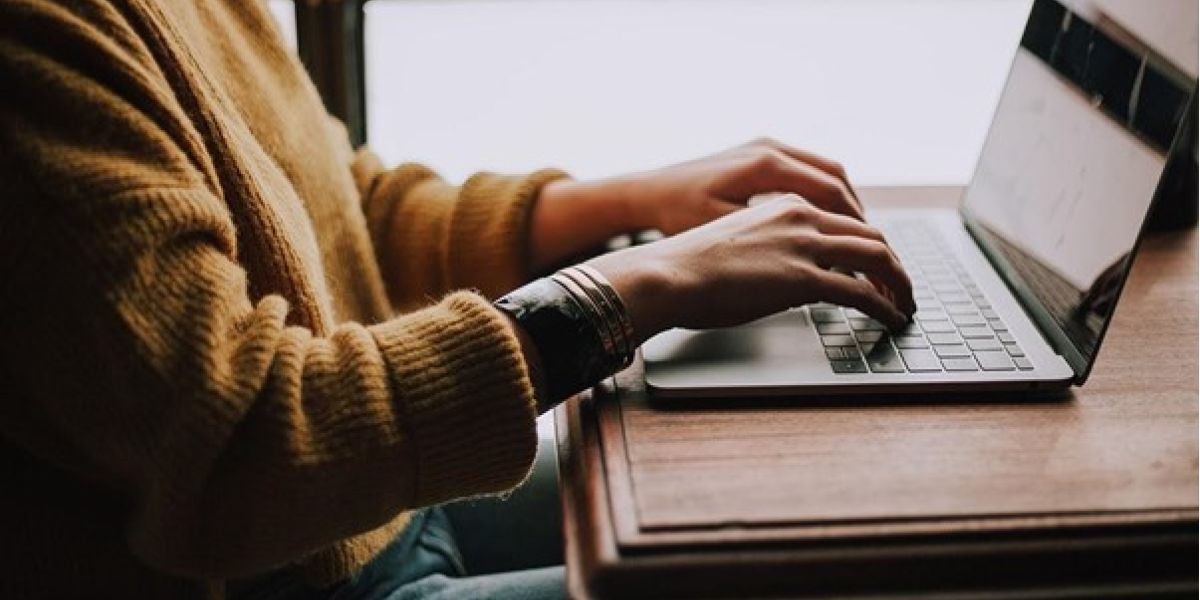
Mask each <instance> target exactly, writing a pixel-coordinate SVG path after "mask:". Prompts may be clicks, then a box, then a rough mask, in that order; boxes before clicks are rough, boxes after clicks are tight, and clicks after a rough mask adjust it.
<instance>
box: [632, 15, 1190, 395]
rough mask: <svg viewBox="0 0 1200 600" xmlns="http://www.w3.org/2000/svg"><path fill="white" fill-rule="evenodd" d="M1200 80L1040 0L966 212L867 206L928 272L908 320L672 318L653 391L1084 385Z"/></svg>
mask: <svg viewBox="0 0 1200 600" xmlns="http://www.w3.org/2000/svg"><path fill="white" fill-rule="evenodd" d="M1195 90H1196V82H1195V80H1194V79H1191V78H1189V77H1187V76H1185V75H1183V74H1181V73H1180V72H1179V71H1177V70H1176V69H1174V68H1173V67H1171V66H1170V65H1169V64H1168V63H1166V61H1164V60H1162V59H1161V58H1159V57H1158V56H1157V55H1155V54H1154V53H1153V52H1152V51H1150V50H1148V49H1146V48H1145V47H1143V46H1141V45H1140V44H1138V43H1136V42H1131V41H1130V38H1129V37H1128V36H1126V35H1124V34H1123V33H1121V32H1114V31H1112V30H1111V26H1109V25H1104V26H1102V28H1098V27H1097V26H1095V25H1093V24H1092V23H1090V22H1089V21H1088V20H1087V19H1085V18H1082V17H1081V16H1080V15H1078V14H1075V13H1072V12H1071V10H1070V9H1067V8H1065V7H1064V6H1063V5H1061V4H1059V3H1058V2H1056V1H1055V0H1037V1H1036V2H1035V3H1034V6H1033V9H1032V12H1031V15H1030V18H1029V21H1028V23H1027V25H1026V30H1025V33H1024V36H1023V38H1022V41H1021V46H1020V48H1019V49H1018V51H1017V54H1016V56H1015V58H1014V61H1013V65H1012V69H1011V70H1010V73H1009V78H1008V81H1007V83H1006V85H1005V89H1004V92H1003V93H1002V95H1001V98H1000V102H999V105H998V107H997V110H996V115H995V117H994V119H993V122H992V125H991V128H990V130H989V133H988V137H987V141H986V142H985V144H984V148H983V151H982V153H981V156H980V159H979V163H978V165H977V168H976V172H975V175H974V177H973V178H972V181H971V183H970V185H969V186H968V187H967V189H966V191H965V193H964V196H963V198H962V201H961V203H960V207H959V209H958V210H957V211H954V210H904V209H896V210H873V211H871V212H870V214H869V215H868V217H869V220H870V221H871V222H872V223H873V224H876V225H877V226H879V227H880V228H881V229H882V230H883V231H884V232H885V234H886V235H887V236H888V239H889V241H890V242H891V243H892V245H893V247H895V248H896V250H897V252H898V254H900V257H901V260H902V261H903V262H904V264H905V268H906V269H907V270H908V272H909V274H910V276H911V277H912V278H913V280H914V284H915V292H916V296H917V302H918V305H919V309H918V312H917V315H916V319H915V320H914V323H913V324H912V325H911V326H910V327H909V328H908V329H906V330H904V331H901V332H887V331H883V328H882V327H880V326H879V325H878V323H875V322H874V321H872V320H870V319H868V318H866V315H862V314H859V313H857V312H856V311H852V310H849V309H843V308H840V307H836V306H831V305H811V306H806V307H800V308H794V309H791V310H788V311H785V312H782V313H779V314H776V315H773V316H771V317H768V318H766V319H762V320H760V321H757V322H754V323H751V324H748V325H743V326H740V327H734V328H728V329H719V330H711V331H688V330H680V329H676V330H671V331H668V332H664V333H662V334H660V335H658V336H656V337H655V338H653V339H651V340H650V341H649V342H647V343H646V344H645V345H644V346H643V358H644V359H645V365H646V384H647V387H648V388H649V390H650V391H651V393H652V394H653V395H655V396H658V397H735V396H779V395H787V396H797V395H830V394H908V393H928V392H940V391H946V392H950V391H958V390H974V391H980V390H985V391H1012V390H1044V391H1049V390H1055V389H1064V388H1066V387H1068V386H1070V385H1071V384H1077V385H1078V384H1082V383H1083V381H1084V380H1085V379H1086V378H1087V375H1088V373H1089V371H1090V369H1091V366H1092V363H1093V361H1094V358H1095V356H1096V352H1097V351H1098V350H1099V345H1100V342H1101V340H1102V338H1103V335H1104V331H1105V329H1106V328H1107V325H1108V322H1109V320H1110V317H1111V315H1112V312H1113V309H1114V308H1115V304H1116V299H1117V297H1118V296H1119V293H1120V291H1121V287H1122V286H1123V285H1124V281H1125V277H1126V275H1127V274H1128V268H1129V265H1130V264H1131V263H1132V257H1133V255H1134V252H1135V251H1136V247H1137V245H1138V241H1139V239H1140V236H1141V231H1142V228H1143V224H1144V222H1145V220H1146V216H1147V215H1148V213H1149V211H1150V208H1151V204H1152V202H1153V199H1154V198H1155V197H1156V193H1157V190H1158V188H1159V184H1160V181H1161V179H1162V174H1163V172H1164V167H1165V165H1166V163H1167V160H1168V157H1174V156H1175V155H1177V154H1182V153H1188V152H1194V149H1193V148H1191V147H1192V146H1194V145H1195V143H1194V142H1193V141H1190V140H1188V139H1187V138H1188V137H1189V135H1190V136H1191V137H1193V138H1194V134H1191V132H1186V131H1184V126H1183V125H1184V123H1185V122H1186V121H1187V119H1186V116H1187V115H1188V114H1189V113H1194V112H1195ZM1189 126H1190V127H1193V128H1194V125H1190V124H1189ZM1181 140H1182V141H1181ZM1182 146H1187V147H1186V148H1183V147H1182ZM1181 150H1182V152H1180V151H1181Z"/></svg>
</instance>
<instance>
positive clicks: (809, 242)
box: [588, 194, 916, 343]
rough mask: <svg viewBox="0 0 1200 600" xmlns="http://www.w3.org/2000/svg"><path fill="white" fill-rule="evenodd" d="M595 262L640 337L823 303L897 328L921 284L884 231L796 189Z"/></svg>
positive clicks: (906, 316) (737, 321)
mask: <svg viewBox="0 0 1200 600" xmlns="http://www.w3.org/2000/svg"><path fill="white" fill-rule="evenodd" d="M588 264H590V265H591V266H592V267H594V268H596V269H597V270H599V271H600V272H601V273H603V274H604V275H605V276H606V277H607V278H608V279H609V280H610V281H611V282H612V284H613V286H614V287H615V288H616V290H617V293H618V294H620V296H621V298H622V299H623V300H624V302H625V304H626V306H627V308H628V310H629V313H630V318H631V320H632V321H633V325H634V330H635V333H636V338H637V340H638V342H639V343H640V342H642V341H644V340H646V339H647V338H649V337H651V336H653V335H654V334H656V333H658V332H660V331H663V330H666V329H670V328H672V327H686V328H689V329H706V328H712V327H725V326H732V325H738V324H741V323H745V322H748V321H752V320H754V319H757V318H760V317H765V316H767V315H769V314H772V313H775V312H779V311H781V310H785V309H787V308H790V307H794V306H800V305H803V304H808V303H811V302H818V301H827V302H831V303H834V304H839V305H843V306H849V307H853V308H857V309H859V310H861V311H862V312H864V313H866V314H868V315H871V316H872V317H874V318H876V319H878V320H879V321H880V322H882V323H884V324H886V325H888V326H891V327H901V326H903V325H904V324H905V323H907V322H908V320H909V316H910V315H912V313H913V312H914V311H915V310H916V304H915V302H914V301H913V298H912V284H911V282H910V281H909V279H908V276H907V275H906V274H905V273H904V270H903V268H902V267H901V266H900V261H899V260H898V259H897V258H896V256H895V254H893V253H892V251H891V249H890V248H889V247H888V245H887V243H886V242H885V241H884V238H883V235H882V234H881V233H880V232H879V231H878V230H877V229H875V228H874V227H871V226H870V225H867V224H866V223H863V222H862V221H859V220H857V219H853V218H851V217H847V216H844V215H839V214H834V213H831V212H826V211H824V210H821V209H819V208H816V207H815V206H813V205H811V204H809V203H808V202H807V201H805V200H804V199H802V198H800V197H799V196H795V195H790V194H789V195H785V196H781V197H779V198H776V199H774V200H771V201H768V202H764V203H762V204H759V205H757V206H752V207H750V208H747V209H744V210H740V211H737V212H735V213H732V214H729V215H727V216H725V217H722V218H720V219H717V220H715V221H712V222H710V223H708V224H706V225H702V226H700V227H697V228H695V229H691V230H689V231H686V232H684V233H681V234H679V235H676V236H673V237H669V238H666V239H663V240H660V241H657V242H654V243H652V244H647V245H644V246H636V247H633V248H628V249H625V250H622V251H619V252H614V253H611V254H606V255H603V256H599V257H596V258H594V259H592V260H590V261H588ZM839 271H840V272H839ZM845 272H861V273H863V274H865V275H867V276H868V277H869V278H870V279H871V280H873V281H874V282H876V283H872V282H871V281H867V280H865V279H861V278H856V277H853V276H850V275H846V274H844V273H845Z"/></svg>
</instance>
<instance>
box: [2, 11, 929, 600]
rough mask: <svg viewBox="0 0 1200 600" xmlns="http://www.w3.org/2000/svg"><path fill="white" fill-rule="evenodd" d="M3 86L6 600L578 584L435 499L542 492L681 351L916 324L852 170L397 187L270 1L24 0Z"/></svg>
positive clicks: (804, 162)
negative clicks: (835, 320) (461, 541)
mask: <svg viewBox="0 0 1200 600" xmlns="http://www.w3.org/2000/svg"><path fill="white" fill-rule="evenodd" d="M0 83H2V85H0V89H2V90H3V93H2V94H0V190H2V192H0V197H3V202H0V281H2V282H3V283H2V284H0V334H2V338H3V340H4V342H3V343H2V344H0V372H2V373H3V382H4V383H3V402H2V403H0V406H2V407H3V408H2V410H3V415H2V416H0V460H2V461H3V465H4V467H3V470H2V471H0V473H3V477H4V478H5V481H4V484H3V487H4V489H5V492H4V497H5V501H4V510H3V511H0V522H2V523H3V525H2V526H0V531H2V535H3V539H4V540H5V541H4V543H5V546H6V552H5V554H6V559H5V561H4V562H3V566H0V595H3V596H4V597H6V598H18V597H56V598H58V597H79V596H87V597H114V598H116V597H170V598H185V597H201V596H203V597H209V598H212V597H221V596H223V595H228V596H238V595H241V594H248V593H249V592H251V591H253V592H254V593H255V594H259V597H341V598H345V597H373V598H382V597H392V598H403V597H417V596H421V595H425V594H428V595H437V594H442V595H443V596H446V597H465V596H470V595H479V596H487V597H497V598H503V597H535V596H537V595H539V594H543V595H562V594H563V593H564V591H563V589H562V586H563V584H562V570H561V568H559V569H549V570H541V571H539V572H538V573H539V574H537V575H534V576H531V578H529V579H521V578H520V577H517V578H515V579H514V578H512V577H509V578H500V579H488V578H487V577H483V578H471V577H463V575H465V574H464V572H463V569H461V568H459V567H461V565H457V564H455V563H456V556H455V553H454V551H453V539H452V536H453V532H452V529H451V528H449V527H446V526H444V522H443V521H444V519H442V516H441V515H440V513H439V512H438V511H437V510H436V509H427V510H426V508H427V507H435V506H437V505H440V504H442V503H445V502H447V501H450V500H453V499H456V498H463V497H472V496H478V495H483V494H494V493H498V492H503V491H505V490H510V489H511V488H513V487H514V486H517V485H518V484H519V483H521V482H522V480H523V479H524V478H525V477H526V475H527V473H528V471H529V469H530V464H531V462H532V461H533V458H534V453H535V448H536V446H537V436H536V432H535V418H536V416H537V414H538V412H539V411H545V410H548V409H549V408H550V407H552V406H553V405H554V404H555V403H557V402H559V401H562V400H564V399H566V397H567V396H569V395H570V394H571V393H573V392H574V391H576V390H578V389H580V388H583V387H587V386H588V385H591V384H593V383H595V382H596V380H598V379H599V378H601V377H603V376H605V375H607V374H609V373H610V372H611V371H613V370H615V369H618V368H621V366H623V365H624V364H627V363H628V361H629V358H630V356H631V352H632V349H633V348H636V346H637V345H638V344H639V343H640V342H642V341H643V340H645V339H647V338H648V337H650V336H652V335H653V334H655V333H656V332H659V331H662V330H664V329H666V328H670V327H693V328H701V327H718V326H725V325H733V324H736V323H741V322H745V321H748V320H751V319H754V318H757V317H761V316H764V315H767V314H769V313H772V312H775V311H778V310H781V309H785V308H787V307H791V306H797V305H802V304H804V303H808V302H812V301H818V300H824V301H830V302H836V303H839V304H843V305H847V306H852V307H856V308H859V309H861V310H863V311H865V312H866V313H868V314H870V315H872V316H874V317H875V318H877V319H879V320H881V321H883V322H886V323H888V324H890V325H897V324H900V323H902V322H904V321H905V320H906V318H907V316H908V315H909V314H911V311H912V310H913V303H912V299H911V292H910V286H909V282H908V279H907V278H906V276H905V274H904V272H903V270H902V268H901V266H900V264H899V262H898V261H897V259H896V257H895V255H894V254H893V253H892V252H891V251H890V249H889V247H888V246H887V244H886V242H885V240H884V238H883V237H882V236H881V235H880V233H879V232H878V231H877V230H875V229H874V228H872V227H871V226H869V225H867V224H865V223H864V222H863V219H862V207H861V206H860V205H859V203H858V200H857V199H856V197H855V194H854V192H853V189H852V188H851V186H850V184H849V181H848V180H847V178H846V175H845V172H844V171H843V170H842V168H841V167H840V166H839V165H838V164H836V163H834V162H832V161H829V160H826V159H824V158H821V157H819V156H817V155H814V154H812V153H809V152H806V151H802V150H799V149H796V148H793V147H790V146H786V145H783V144H781V143H778V142H775V141H771V140H760V141H756V142H752V143H749V144H746V145H743V146H739V147H736V148H733V149H730V150H728V151H725V152H721V153H719V154H716V155H713V156H710V157H707V158H702V159H699V160H696V161H693V162H688V163H685V164H681V165H677V166H672V167H667V168H663V169H659V170H654V171H648V172H644V173H637V174H632V175H627V176H622V177H616V178H612V179H608V180H603V181H577V180H573V179H571V178H569V177H567V176H566V174H564V173H562V172H559V171H556V170H545V171H540V172H537V173H534V174H531V175H525V176H503V175H497V174H488V173H482V174H478V175H475V176H473V177H471V178H469V179H467V180H466V181H465V182H464V183H463V184H462V185H457V186H456V185H451V184H449V183H447V182H445V181H443V180H442V179H440V178H438V176H437V175H435V174H434V173H433V172H431V171H430V170H429V169H427V168H424V167H422V166H419V165H415V164H404V165H400V166H397V167H394V168H390V169H385V168H384V167H383V166H382V165H381V164H380V161H379V160H378V159H377V158H376V157H375V155H373V154H371V153H370V152H369V151H368V150H365V149H362V150H357V151H355V150H354V149H352V148H351V146H350V144H349V142H348V140H347V136H346V132H345V130H344V129H343V128H342V127H341V126H340V124H338V123H337V122H336V121H334V120H333V119H331V118H329V117H328V116H327V114H326V112H325V111H324V109H323V108H322V105H321V102H320V99H319V97H318V95H317V93H316V92H315V90H314V88H313V85H312V84H311V83H310V81H309V80H308V79H307V78H306V76H305V74H304V72H303V69H302V67H301V65H300V64H299V62H298V61H297V59H296V57H295V56H293V55H292V54H290V53H289V52H288V51H287V50H286V49H285V47H284V45H283V43H282V42H281V37H280V34H279V32H278V31H277V29H276V26H275V25H274V23H273V22H272V20H271V18H270V16H269V14H268V12H267V10H266V8H265V7H264V3H263V2H261V1H253V2H246V1H244V0H195V1H192V2H175V1H168V0H71V1H51V0H6V1H5V2H3V3H0ZM485 95H486V90H480V96H481V101H483V100H482V98H483V97H484V96H485ZM375 110H388V108H387V107H375ZM512 143H513V144H519V143H521V141H520V140H513V141H512ZM767 192H782V193H786V194H784V195H781V196H779V197H776V198H774V199H771V200H769V201H766V202H762V203H761V204H755V205H754V206H752V207H749V208H747V207H746V204H747V202H748V199H749V198H751V197H753V196H755V195H757V194H760V193H767ZM643 229H658V230H661V231H663V232H664V233H666V234H667V235H668V237H666V238H665V239H663V240H662V241H659V242H655V243H651V244H647V245H644V246H637V247H632V248H629V249H626V250H622V251H620V252H617V253H612V254H603V255H600V256H595V257H593V258H590V259H588V260H587V261H586V262H584V263H583V264H581V265H576V266H573V267H570V268H568V269H564V270H561V271H555V270H554V267H555V266H559V265H560V264H561V263H562V262H563V261H566V260H567V259H568V257H572V256H575V255H577V254H578V253H580V252H583V251H586V250H587V249H588V248H592V247H595V246H597V245H598V244H600V243H601V242H603V241H604V240H606V239H608V238H610V237H612V236H614V235H617V234H620V233H623V232H630V231H637V230H643ZM849 272H860V273H864V274H866V277H856V276H849V275H847V274H846V273H849ZM498 297H502V298H501V299H500V300H497V298H498ZM519 543H520V540H516V541H514V544H516V546H514V548H516V547H518V546H519ZM422 553H424V554H430V555H435V556H434V559H430V560H429V561H425V559H423V558H421V556H424V555H423V554H422ZM426 558H428V557H426ZM424 565H433V566H431V567H429V568H428V569H426V570H424V571H422V570H421V569H425V566H424ZM284 575H286V577H285V576H284ZM281 577H282V579H283V580H286V581H288V582H291V583H289V584H287V585H283V584H280V585H279V587H277V588H275V589H270V586H265V582H266V583H269V582H273V581H275V582H277V581H280V580H281V579H279V578H281ZM297 582H299V583H297ZM456 585H461V586H463V587H455V586H456ZM264 586H265V587H264Z"/></svg>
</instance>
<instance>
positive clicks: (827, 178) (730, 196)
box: [610, 138, 863, 235]
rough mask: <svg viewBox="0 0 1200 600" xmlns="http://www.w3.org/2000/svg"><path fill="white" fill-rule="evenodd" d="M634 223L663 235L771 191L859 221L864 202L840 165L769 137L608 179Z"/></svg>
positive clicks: (694, 225)
mask: <svg viewBox="0 0 1200 600" xmlns="http://www.w3.org/2000/svg"><path fill="white" fill-rule="evenodd" d="M610 185H614V186H618V189H623V190H624V192H625V193H623V194H622V196H623V200H624V201H625V202H627V203H628V204H629V206H630V212H631V214H632V215H633V218H634V221H635V222H637V223H638V224H639V225H640V226H641V227H642V228H645V229H658V230H660V231H662V232H663V233H665V234H667V235H673V234H676V233H679V232H681V231H686V230H688V229H691V228H693V227H696V226H697V225H702V224H704V223H707V222H709V221H711V220H713V219H716V218H718V217H721V216H724V215H726V214H729V213H730V212H733V211H735V210H737V209H739V208H743V207H745V206H746V203H747V202H748V201H749V200H750V198H752V197H754V196H755V195H757V194H762V193H769V192H781V193H794V194H797V195H799V196H801V197H803V198H804V199H806V200H808V201H809V202H810V203H812V204H813V205H815V206H817V207H818V208H821V209H824V210H826V211H829V212H834V213H839V214H843V215H846V216H849V217H853V218H855V219H858V220H862V217H863V213H862V205H861V204H860V203H859V201H858V197H857V196H856V195H855V193H854V189H853V188H852V187H851V186H850V181H849V179H848V178H847V177H846V171H845V169H844V168H842V166H841V165H840V164H838V163H837V162H834V161H832V160H829V159H827V158H824V157H821V156H818V155H816V154H813V153H811V152H807V151H805V150H801V149H799V148H793V147H791V146H788V145H785V144H782V143H780V142H778V141H775V140H772V139H767V138H763V139H759V140H755V141H753V142H750V143H747V144H743V145H741V146H737V147H735V148H731V149H729V150H726V151H724V152H720V153H718V154H714V155H712V156H708V157H705V158H701V159H697V160H693V161H689V162H685V163H682V164H678V165H674V166H670V167H665V168H662V169H658V170H654V171H648V172H645V173H637V174H634V175H627V176H624V177H621V178H618V179H617V180H615V181H611V182H610Z"/></svg>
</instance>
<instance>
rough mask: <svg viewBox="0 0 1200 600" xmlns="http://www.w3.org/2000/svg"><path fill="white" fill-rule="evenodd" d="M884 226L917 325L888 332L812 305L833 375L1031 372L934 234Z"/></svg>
mask: <svg viewBox="0 0 1200 600" xmlns="http://www.w3.org/2000/svg"><path fill="white" fill-rule="evenodd" d="M889 225H890V226H887V227H884V228H883V229H884V232H885V233H886V234H887V236H888V241H889V242H890V243H891V245H892V248H894V249H895V251H896V254H897V255H898V256H899V258H900V261H901V262H902V263H903V264H904V268H905V270H906V271H908V275H909V277H910V278H911V279H912V283H913V297H914V298H915V299H916V302H917V312H916V315H914V317H915V318H914V319H913V321H914V322H913V323H910V324H909V325H908V326H907V327H906V328H905V329H903V330H901V331H895V332H889V331H887V329H886V328H885V327H884V326H883V325H882V324H880V323H879V322H878V321H876V320H874V319H872V318H870V317H868V316H867V315H865V314H863V313H861V312H859V311H857V310H855V309H852V308H842V307H838V306H834V305H831V304H814V305H811V306H810V307H809V317H810V320H811V321H812V323H813V327H815V328H816V330H817V333H818V334H819V335H820V337H821V344H822V345H823V346H824V347H825V356H826V357H827V358H828V359H829V366H830V368H832V369H833V372H834V373H906V372H907V373H941V372H971V371H1017V370H1021V371H1028V370H1032V369H1033V363H1031V362H1030V361H1029V358H1028V357H1026V356H1025V353H1024V351H1022V350H1021V346H1020V345H1019V344H1018V343H1017V341H1016V339H1015V338H1014V337H1013V336H1012V334H1011V333H1009V331H1008V326H1007V325H1005V324H1004V321H1003V320H1002V319H1001V318H1000V317H999V316H998V315H997V314H996V312H995V311H994V310H993V309H992V305H991V303H990V302H989V301H988V299H987V296H986V295H985V294H984V293H983V291H982V290H980V289H979V286H977V285H975V282H974V281H972V280H971V276H970V275H969V274H968V273H967V271H966V269H964V268H963V266H962V265H961V264H959V262H958V260H957V259H956V258H954V256H953V254H952V253H951V252H950V251H949V250H948V249H947V247H946V244H945V242H944V240H942V238H941V236H940V235H939V234H938V232H937V231H936V230H935V229H933V228H932V227H928V226H927V225H925V224H924V223H922V222H919V221H912V222H897V223H892V224H889Z"/></svg>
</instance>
